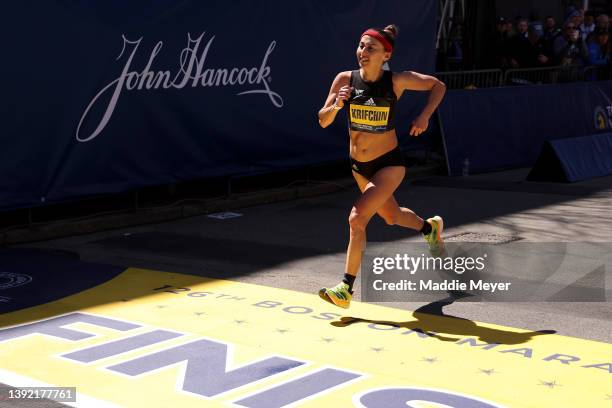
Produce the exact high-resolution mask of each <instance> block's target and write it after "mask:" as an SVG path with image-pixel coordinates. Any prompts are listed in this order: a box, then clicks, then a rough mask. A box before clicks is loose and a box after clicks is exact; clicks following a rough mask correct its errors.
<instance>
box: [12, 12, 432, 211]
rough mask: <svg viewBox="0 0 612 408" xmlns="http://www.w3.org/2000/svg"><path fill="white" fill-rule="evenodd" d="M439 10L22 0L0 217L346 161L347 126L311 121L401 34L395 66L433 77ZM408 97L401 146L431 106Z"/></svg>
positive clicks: (15, 17) (16, 17) (15, 31)
mask: <svg viewBox="0 0 612 408" xmlns="http://www.w3.org/2000/svg"><path fill="white" fill-rule="evenodd" d="M436 3H437V2H432V1H430V0H412V1H410V2H406V1H403V0H393V1H385V2H377V1H375V0H363V1H357V0H350V1H349V0H336V1H333V2H322V1H314V0H312V1H305V0H303V1H294V2H287V1H279V0H275V1H266V2H255V1H239V0H236V1H232V2H229V3H228V2H227V1H206V2H200V1H180V2H177V1H173V0H154V1H144V0H140V1H130V2H126V1H119V0H105V1H102V0H100V1H85V0H54V1H23V2H11V3H10V4H7V5H5V11H4V13H5V16H10V18H7V19H5V23H4V24H3V25H2V27H1V28H0V30H1V33H2V35H3V38H5V39H7V41H5V46H4V49H3V52H4V55H5V63H4V64H3V66H2V68H1V69H2V77H3V78H5V80H6V81H5V85H4V90H3V94H4V97H3V102H2V103H3V109H2V123H3V124H4V132H3V137H2V138H1V139H0V151H1V152H2V154H1V157H2V160H0V186H1V188H0V209H8V208H16V207H24V206H34V205H40V204H41V203H43V204H44V203H51V202H59V201H64V200H69V199H74V198H78V197H83V196H87V195H92V194H101V193H114V192H121V191H127V190H130V189H134V188H138V187H142V186H146V185H155V184H165V183H175V182H179V181H183V180H190V179H196V178H202V177H207V176H218V175H229V174H234V173H243V172H251V171H258V170H262V169H274V168H283V167H287V166H296V165H303V164H311V163H319V162H324V161H328V160H337V159H340V158H344V157H346V156H347V152H348V148H347V144H348V137H347V124H346V120H345V119H344V116H340V117H339V118H338V120H337V121H336V123H335V124H334V125H333V126H332V127H331V128H328V129H321V128H320V127H319V125H318V121H317V116H316V113H317V111H318V110H319V108H320V107H321V106H322V105H323V103H324V100H325V98H326V96H327V93H328V91H329V87H330V85H331V83H332V81H333V79H334V77H335V75H336V74H337V73H338V72H340V71H343V70H352V69H356V68H357V62H356V57H355V50H356V48H357V44H358V40H359V35H360V34H361V32H362V31H363V30H364V29H365V28H367V27H369V26H383V27H384V26H385V25H386V24H390V23H395V24H397V25H399V26H400V29H401V32H400V35H399V37H398V39H397V46H396V51H395V53H394V56H393V58H392V60H391V64H390V65H391V69H393V70H395V71H402V70H415V71H420V72H425V73H431V72H432V71H433V69H434V59H435V46H434V45H435V26H436V23H435V21H436V7H437V6H436ZM8 39H10V41H9V40H8ZM9 57H10V58H9ZM402 99H403V100H402V103H401V104H400V106H399V108H400V110H399V114H398V119H399V120H398V133H406V132H407V130H408V128H409V126H410V122H411V120H412V118H413V117H414V116H416V113H417V111H418V110H419V109H420V108H421V107H422V104H423V102H424V97H423V95H422V93H417V92H414V93H408V95H405V96H404V97H403V98H402ZM343 115H344V113H343ZM347 171H348V170H347Z"/></svg>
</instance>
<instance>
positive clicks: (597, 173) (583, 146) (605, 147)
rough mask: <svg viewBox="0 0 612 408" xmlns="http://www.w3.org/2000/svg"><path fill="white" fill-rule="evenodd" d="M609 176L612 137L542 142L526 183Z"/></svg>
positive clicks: (598, 136) (610, 170) (595, 136)
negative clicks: (542, 144) (541, 147)
mask: <svg viewBox="0 0 612 408" xmlns="http://www.w3.org/2000/svg"><path fill="white" fill-rule="evenodd" d="M611 174H612V133H605V134H599V135H589V136H583V137H572V138H567V139H560V140H551V141H548V142H546V145H545V146H544V148H543V149H542V152H541V153H540V156H539V157H538V159H537V161H536V163H535V165H534V166H533V169H531V172H530V173H529V175H528V176H527V180H529V181H566V182H571V183H573V182H576V181H582V180H588V179H591V178H595V177H602V176H607V175H611Z"/></svg>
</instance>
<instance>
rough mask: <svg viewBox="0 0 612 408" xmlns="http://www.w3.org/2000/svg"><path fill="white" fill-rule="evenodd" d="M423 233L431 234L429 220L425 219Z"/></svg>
mask: <svg viewBox="0 0 612 408" xmlns="http://www.w3.org/2000/svg"><path fill="white" fill-rule="evenodd" d="M421 234H423V235H429V234H431V224H430V223H428V222H427V221H423V228H421Z"/></svg>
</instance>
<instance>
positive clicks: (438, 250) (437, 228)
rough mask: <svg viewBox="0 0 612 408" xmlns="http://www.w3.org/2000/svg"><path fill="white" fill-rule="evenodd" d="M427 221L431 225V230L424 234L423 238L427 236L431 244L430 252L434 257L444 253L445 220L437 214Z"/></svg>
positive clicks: (426, 238) (428, 242) (426, 239)
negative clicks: (443, 231) (443, 234)
mask: <svg viewBox="0 0 612 408" xmlns="http://www.w3.org/2000/svg"><path fill="white" fill-rule="evenodd" d="M427 222H428V223H429V224H430V225H431V232H430V233H429V234H427V235H423V238H425V241H427V244H428V245H429V253H430V254H431V255H432V256H434V257H439V256H441V255H442V254H443V253H444V240H443V239H442V230H443V229H444V221H443V220H442V217H440V216H439V215H436V216H435V217H432V218H428V219H427Z"/></svg>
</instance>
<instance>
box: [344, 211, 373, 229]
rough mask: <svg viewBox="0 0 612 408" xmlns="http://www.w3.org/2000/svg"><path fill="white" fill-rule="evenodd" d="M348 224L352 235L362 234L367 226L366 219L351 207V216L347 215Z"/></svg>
mask: <svg viewBox="0 0 612 408" xmlns="http://www.w3.org/2000/svg"><path fill="white" fill-rule="evenodd" d="M348 222H349V226H350V227H351V232H352V233H361V232H364V231H365V229H366V225H368V219H367V218H366V217H364V216H363V214H361V213H359V211H358V210H357V209H356V208H355V207H353V209H352V210H351V215H349V219H348Z"/></svg>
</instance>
